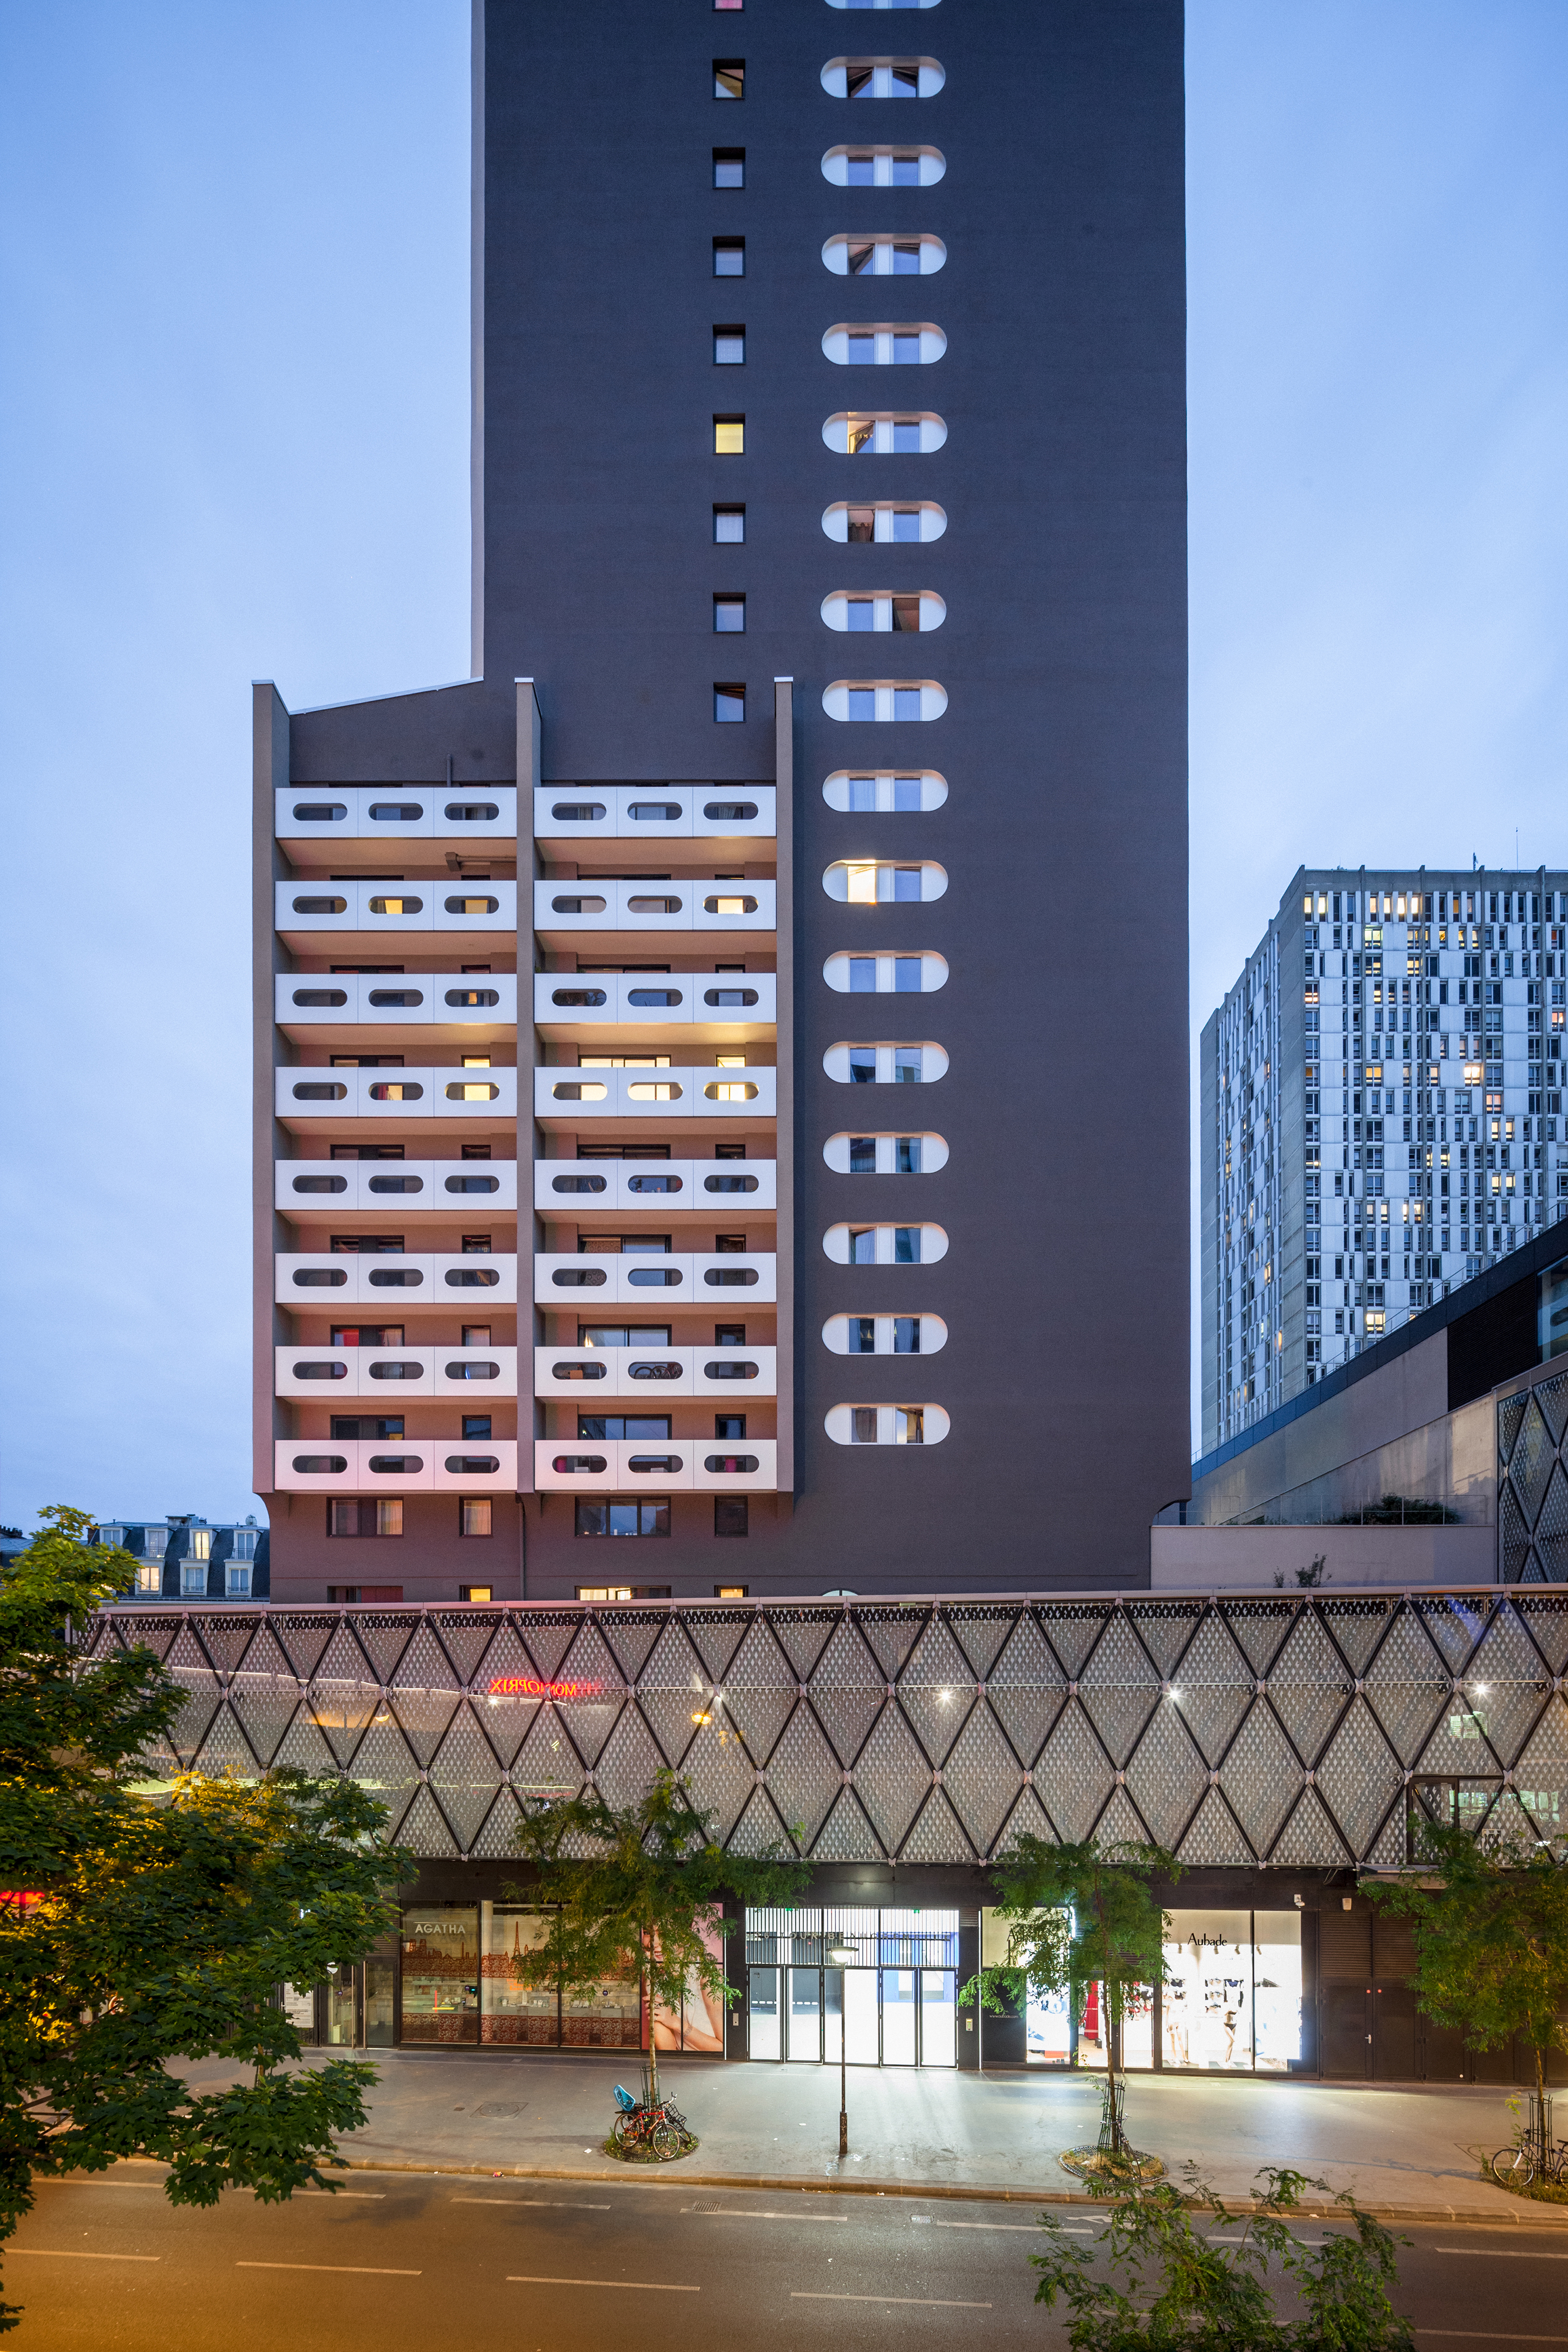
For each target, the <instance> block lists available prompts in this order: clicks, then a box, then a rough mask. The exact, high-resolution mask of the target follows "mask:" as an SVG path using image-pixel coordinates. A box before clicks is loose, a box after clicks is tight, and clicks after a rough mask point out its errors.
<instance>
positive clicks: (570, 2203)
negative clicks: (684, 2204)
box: [447, 2197, 615, 2213]
mask: <svg viewBox="0 0 1568 2352" xmlns="http://www.w3.org/2000/svg"><path fill="white" fill-rule="evenodd" d="M447 2203H448V2205H537V2206H542V2207H547V2208H548V2209H549V2210H550V2211H551V2212H552V2213H611V2212H614V2210H615V2208H614V2206H612V2205H584V2204H580V2203H578V2202H577V2201H576V2200H574V2199H572V2198H569V2197H449V2198H448V2199H447Z"/></svg>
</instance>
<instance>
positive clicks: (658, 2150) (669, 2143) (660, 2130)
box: [653, 2116, 684, 2158]
mask: <svg viewBox="0 0 1568 2352" xmlns="http://www.w3.org/2000/svg"><path fill="white" fill-rule="evenodd" d="M683 2145H684V2142H683V2141H682V2138H681V2136H680V2134H679V2132H678V2131H677V2130H676V2128H675V2126H674V2125H673V2124H672V2123H669V2122H668V2121H667V2120H666V2119H665V2118H663V2117H662V2116H661V2117H660V2119H659V2121H658V2123H657V2124H655V2126H654V2127H653V2152H654V2154H655V2156H657V2157H661V2158H669V2157H672V2156H679V2154H680V2151H681V2148H682V2147H683Z"/></svg>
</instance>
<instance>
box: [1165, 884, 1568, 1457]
mask: <svg viewBox="0 0 1568 2352" xmlns="http://www.w3.org/2000/svg"><path fill="white" fill-rule="evenodd" d="M1565 1000H1568V872H1564V871H1563V870H1561V869H1552V868H1547V867H1544V866H1542V867H1541V868H1539V869H1538V870H1536V871H1535V872H1532V873H1501V872H1490V873H1489V872H1479V873H1463V872H1459V871H1447V870H1444V869H1441V868H1436V867H1434V868H1430V869H1428V868H1426V867H1421V868H1419V869H1416V870H1412V869H1410V868H1409V867H1406V868H1405V869H1404V870H1402V871H1394V870H1389V871H1383V870H1381V869H1377V870H1374V869H1372V868H1369V867H1366V866H1362V867H1360V868H1357V869H1356V870H1354V871H1352V870H1350V869H1347V868H1345V867H1323V868H1321V869H1312V870H1310V871H1309V870H1308V869H1306V868H1305V867H1303V868H1302V869H1301V870H1300V872H1298V873H1297V874H1296V876H1295V877H1294V878H1293V879H1292V880H1291V881H1290V883H1289V885H1288V886H1287V888H1286V891H1285V895H1284V897H1283V898H1281V900H1280V902H1279V913H1278V914H1277V915H1276V916H1275V917H1274V919H1272V921H1271V922H1270V923H1269V926H1268V930H1267V931H1266V932H1265V934H1264V936H1263V938H1262V940H1260V941H1259V943H1258V947H1257V948H1256V949H1255V950H1254V951H1253V953H1252V954H1251V955H1250V956H1249V957H1248V958H1247V969H1246V971H1244V972H1243V973H1242V975H1241V978H1240V979H1239V980H1238V981H1237V983H1236V985H1235V987H1234V988H1232V989H1231V990H1230V992H1228V994H1227V995H1226V999H1225V1002H1224V1003H1223V1004H1222V1005H1221V1006H1220V1007H1219V1009H1218V1011H1217V1012H1216V1013H1213V1014H1211V1016H1210V1018H1209V1020H1208V1022H1207V1023H1206V1024H1205V1028H1204V1033H1203V1044H1202V1087H1201V1103H1202V1107H1201V1110H1200V1114H1199V1116H1200V1118H1201V1121H1202V1187H1203V1194H1202V1197H1203V1308H1202V1313H1203V1383H1204V1387H1203V1450H1204V1455H1205V1458H1206V1457H1207V1456H1208V1455H1209V1454H1212V1453H1213V1451H1214V1449H1215V1447H1216V1446H1220V1445H1224V1444H1226V1442H1227V1441H1228V1440H1229V1439H1231V1438H1234V1437H1236V1436H1237V1435H1238V1434H1239V1433H1241V1432H1242V1431H1243V1430H1246V1429H1248V1428H1250V1427H1252V1426H1253V1424H1254V1423H1257V1422H1258V1421H1260V1420H1261V1419H1263V1418H1264V1417H1265V1416H1266V1415H1268V1413H1270V1412H1274V1411H1275V1410H1276V1409H1277V1408H1278V1407H1279V1406H1280V1405H1282V1404H1285V1403H1288V1402H1289V1400H1290V1399H1291V1398H1292V1397H1293V1396H1296V1395H1298V1394H1300V1391H1302V1390H1304V1389H1305V1388H1307V1387H1309V1386H1310V1384H1311V1383H1312V1382H1314V1381H1318V1380H1321V1377H1322V1375H1323V1373H1324V1372H1325V1371H1327V1370H1331V1369H1332V1367H1333V1366H1334V1365H1335V1364H1338V1363H1342V1362H1343V1361H1344V1360H1346V1358H1347V1357H1350V1356H1353V1355H1355V1354H1357V1353H1358V1352H1359V1351H1360V1349H1362V1348H1363V1347H1364V1346H1365V1345H1366V1344H1367V1343H1368V1342H1369V1341H1375V1340H1377V1339H1382V1338H1383V1337H1384V1336H1385V1335H1386V1334H1387V1333H1389V1332H1391V1331H1394V1330H1395V1329H1396V1328H1398V1327H1399V1326H1400V1325H1401V1324H1402V1323H1404V1322H1405V1321H1407V1320H1408V1319H1409V1318H1410V1317H1411V1316H1413V1315H1416V1314H1419V1313H1420V1312H1421V1310H1422V1308H1423V1307H1429V1306H1431V1305H1432V1304H1433V1302H1434V1300H1435V1299H1436V1298H1439V1297H1442V1296H1443V1294H1444V1293H1445V1292H1446V1291H1447V1289H1448V1287H1449V1286H1450V1285H1451V1284H1452V1283H1454V1282H1456V1281H1463V1280H1465V1279H1466V1278H1468V1276H1471V1275H1475V1274H1479V1272H1480V1271H1481V1270H1482V1268H1483V1267H1485V1266H1489V1265H1495V1263H1496V1262H1497V1260H1498V1258H1499V1257H1500V1256H1502V1255H1506V1254H1507V1253H1508V1252H1509V1251H1510V1250H1512V1249H1515V1248H1517V1247H1518V1246H1519V1245H1520V1244H1521V1243H1522V1242H1525V1241H1528V1240H1531V1238H1533V1236H1534V1234H1535V1233H1536V1232H1537V1230H1538V1229H1539V1228H1540V1227H1542V1226H1543V1225H1550V1224H1551V1223H1553V1222H1554V1221H1555V1220H1556V1219H1557V1218H1559V1217H1561V1216H1563V1214H1564V1213H1568V1128H1565V1126H1564V1122H1563V1033H1564V1023H1565V1021H1568V1010H1565Z"/></svg>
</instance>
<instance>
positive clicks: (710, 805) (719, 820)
mask: <svg viewBox="0 0 1568 2352" xmlns="http://www.w3.org/2000/svg"><path fill="white" fill-rule="evenodd" d="M702 814H703V815H704V816H705V817H707V818H708V819H709V820H710V823H712V824H751V823H752V821H753V819H754V818H755V816H756V814H757V803H756V802H755V801H704V802H703V803H702Z"/></svg>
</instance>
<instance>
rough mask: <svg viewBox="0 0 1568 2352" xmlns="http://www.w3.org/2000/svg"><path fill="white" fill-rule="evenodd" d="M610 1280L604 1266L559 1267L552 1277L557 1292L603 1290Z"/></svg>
mask: <svg viewBox="0 0 1568 2352" xmlns="http://www.w3.org/2000/svg"><path fill="white" fill-rule="evenodd" d="M609 1278H610V1277H609V1276H608V1275H607V1274H606V1273H605V1269H604V1267H603V1266H602V1265H558V1266H557V1267H556V1269H555V1271H554V1273H553V1274H552V1276H551V1277H550V1279H551V1281H552V1283H553V1284H554V1285H555V1287H556V1289H557V1290H602V1289H603V1288H604V1286H605V1283H606V1282H608V1280H609Z"/></svg>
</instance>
